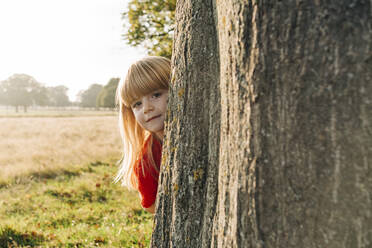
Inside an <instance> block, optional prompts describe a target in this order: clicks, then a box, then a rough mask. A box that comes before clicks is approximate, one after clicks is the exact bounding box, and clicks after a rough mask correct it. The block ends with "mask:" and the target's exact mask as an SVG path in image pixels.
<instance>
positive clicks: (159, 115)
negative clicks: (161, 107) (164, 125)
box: [146, 115, 161, 122]
mask: <svg viewBox="0 0 372 248" xmlns="http://www.w3.org/2000/svg"><path fill="white" fill-rule="evenodd" d="M160 116H161V115H157V116H154V117H152V118H150V119H148V120H147V121H146V122H149V121H152V120H153V119H156V118H158V117H160Z"/></svg>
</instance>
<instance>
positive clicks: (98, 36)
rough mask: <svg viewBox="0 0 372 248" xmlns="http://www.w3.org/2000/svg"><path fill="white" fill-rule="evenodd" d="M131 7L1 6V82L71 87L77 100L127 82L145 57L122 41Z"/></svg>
mask: <svg viewBox="0 0 372 248" xmlns="http://www.w3.org/2000/svg"><path fill="white" fill-rule="evenodd" d="M128 2H129V0H63V1H62V0H1V1H0V81H1V80H5V79H7V78H8V77H10V76H11V75H13V74H15V73H25V74H28V75H30V76H32V77H34V78H35V79H36V80H37V81H38V82H40V83H41V84H43V85H45V86H57V85H65V86H67V87H68V88H69V92H68V94H69V97H70V100H75V97H76V94H77V93H78V92H79V91H80V90H85V89H87V88H88V87H89V86H90V85H91V84H94V83H98V84H102V85H105V84H107V83H108V81H109V80H110V78H113V77H120V78H123V77H125V74H126V72H127V70H128V67H129V65H130V64H131V63H133V62H134V61H136V60H138V59H139V58H141V57H143V56H145V55H146V53H145V50H144V49H143V48H133V47H130V46H129V45H127V44H126V42H125V41H124V39H123V37H122V34H123V33H124V28H123V27H122V26H123V22H124V21H123V20H122V19H121V13H122V12H124V11H126V9H127V6H128Z"/></svg>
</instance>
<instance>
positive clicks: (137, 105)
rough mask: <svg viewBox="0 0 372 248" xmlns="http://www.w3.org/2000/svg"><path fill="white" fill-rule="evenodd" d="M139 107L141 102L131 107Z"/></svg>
mask: <svg viewBox="0 0 372 248" xmlns="http://www.w3.org/2000/svg"><path fill="white" fill-rule="evenodd" d="M140 105H141V102H136V103H134V104H133V105H132V108H136V107H139V106H140Z"/></svg>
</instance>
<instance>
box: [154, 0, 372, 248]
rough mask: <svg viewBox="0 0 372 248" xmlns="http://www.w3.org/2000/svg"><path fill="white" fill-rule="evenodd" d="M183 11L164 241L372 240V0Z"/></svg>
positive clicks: (187, 7)
mask: <svg viewBox="0 0 372 248" xmlns="http://www.w3.org/2000/svg"><path fill="white" fill-rule="evenodd" d="M176 16H177V17H176V18H177V20H176V23H177V26H176V33H175V43H174V51H173V58H172V63H173V78H172V84H173V86H172V90H171V94H170V104H169V107H170V111H169V114H168V119H167V130H166V139H165V145H164V152H163V163H162V173H161V178H160V183H161V184H160V186H159V196H158V199H157V205H158V208H157V213H156V216H155V228H154V233H153V237H152V247H262V248H271V247H331V248H333V247H334V248H342V247H365V248H367V247H371V246H372V209H371V206H372V195H371V194H372V174H371V173H372V170H371V169H372V168H371V167H372V124H371V122H372V49H371V46H372V2H371V1H367V0H365V1H363V0H337V1H336V0H334V1H327V2H324V1H319V0H314V1H301V0H288V1H255V0H249V1H243V0H224V1H217V0H215V1H212V0H211V1H202V0H179V1H178V2H177V14H176ZM216 30H218V32H216Z"/></svg>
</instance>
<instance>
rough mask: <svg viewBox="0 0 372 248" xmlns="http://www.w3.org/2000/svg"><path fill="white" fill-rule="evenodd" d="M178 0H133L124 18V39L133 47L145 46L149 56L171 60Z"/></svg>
mask: <svg viewBox="0 0 372 248" xmlns="http://www.w3.org/2000/svg"><path fill="white" fill-rule="evenodd" d="M175 9H176V0H165V1H162V0H131V1H130V2H129V5H128V12H125V13H123V15H122V17H123V19H124V20H125V21H126V22H125V24H124V28H125V30H126V31H125V33H124V35H123V36H124V38H125V39H126V41H127V43H128V44H129V45H131V46H140V45H141V46H143V47H145V48H146V49H147V50H148V54H149V55H158V56H164V57H167V58H170V57H171V55H172V41H173V31H174V14H175Z"/></svg>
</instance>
